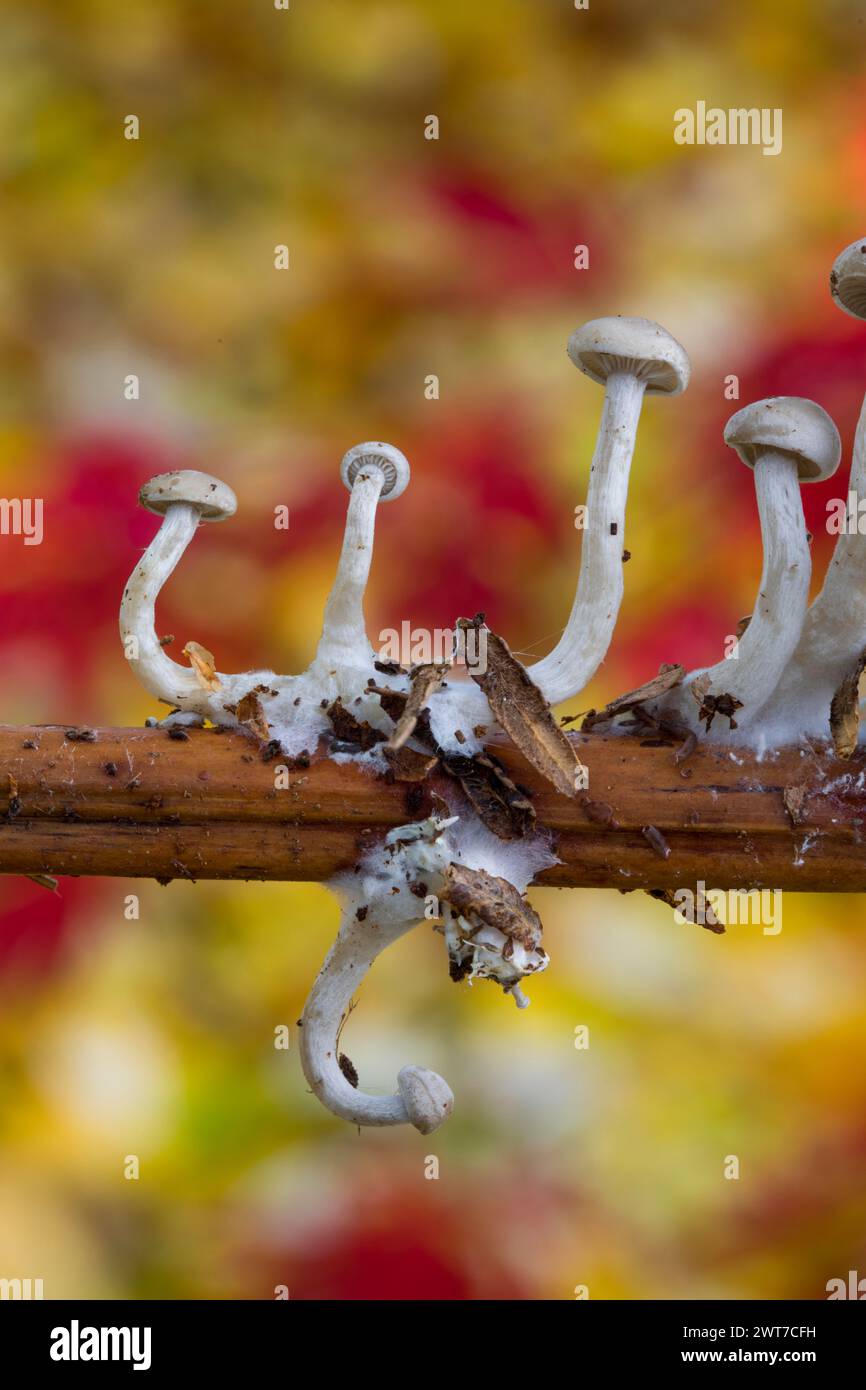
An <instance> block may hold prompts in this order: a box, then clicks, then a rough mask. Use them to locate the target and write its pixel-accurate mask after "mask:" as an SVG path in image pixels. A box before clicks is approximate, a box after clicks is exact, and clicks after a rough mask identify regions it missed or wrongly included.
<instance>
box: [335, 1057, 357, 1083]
mask: <svg viewBox="0 0 866 1390" xmlns="http://www.w3.org/2000/svg"><path fill="white" fill-rule="evenodd" d="M337 1066H338V1067H339V1068H340V1071H341V1072H342V1073H343V1075H344V1076H345V1078H346V1080H347V1081H348V1083H349V1085H350V1086H354V1087H355V1088H356V1089H357V1086H358V1069H357V1067H356V1066H355V1063H354V1062H353V1061H352V1059H351V1057H347V1056H346V1054H345V1052H338V1053H337Z"/></svg>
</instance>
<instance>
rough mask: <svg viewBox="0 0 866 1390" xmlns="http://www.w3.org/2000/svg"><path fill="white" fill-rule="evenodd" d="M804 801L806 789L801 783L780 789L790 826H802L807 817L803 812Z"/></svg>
mask: <svg viewBox="0 0 866 1390" xmlns="http://www.w3.org/2000/svg"><path fill="white" fill-rule="evenodd" d="M805 800H806V788H805V786H803V784H802V783H800V784H799V786H788V787H783V789H782V801H783V803H784V806H785V810H786V811H787V813H788V817H789V819H790V821H791V824H792V825H802V824H803V822H804V821H805V820H807V819H808V816H807V815H806V813H805V812H804V810H803V803H804V801H805Z"/></svg>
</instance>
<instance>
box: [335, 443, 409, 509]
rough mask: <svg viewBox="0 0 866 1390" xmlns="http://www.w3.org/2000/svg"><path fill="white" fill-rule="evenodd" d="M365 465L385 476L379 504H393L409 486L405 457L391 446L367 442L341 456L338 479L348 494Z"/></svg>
mask: <svg viewBox="0 0 866 1390" xmlns="http://www.w3.org/2000/svg"><path fill="white" fill-rule="evenodd" d="M365 464H370V465H372V466H374V467H376V468H379V469H381V471H382V472H383V473H384V475H385V482H384V484H383V487H382V491H381V493H380V494H379V501H380V502H393V501H394V499H395V498H397V497H399V496H400V494H401V493H403V492H405V491H406V488H407V487H408V486H409V460H408V459H407V457H406V455H405V454H401V452H400V450H399V449H395V448H394V445H393V444H383V443H382V442H381V441H379V440H368V441H367V443H366V444H356V445H355V446H354V448H352V449H349V451H348V452H347V453H345V454H344V455H343V461H342V463H341V464H340V477H341V478H342V479H343V482H344V483H345V485H346V487H347V488H348V489H349V491H350V492H351V491H352V488H353V486H354V483H355V479H356V478H357V476H358V473H359V472H360V470H361V469H362V468H363V467H364V466H365Z"/></svg>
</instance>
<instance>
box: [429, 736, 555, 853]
mask: <svg viewBox="0 0 866 1390" xmlns="http://www.w3.org/2000/svg"><path fill="white" fill-rule="evenodd" d="M439 756H440V759H441V761H442V766H443V768H444V769H445V771H446V772H447V773H448V775H449V776H450V777H454V778H456V779H457V781H458V782H459V783H460V785H461V787H462V788H463V791H464V792H465V793H466V796H467V798H468V800H469V801H470V803H471V805H472V807H473V809H474V811H475V813H476V815H477V816H478V818H479V820H481V821H482V822H483V823H484V825H486V826H487V829H488V830H491V831H492V832H493V834H494V835H496V836H498V838H499V839H500V840H518V839H522V837H523V836H524V835H528V834H529V833H530V832H531V831H532V830H533V829H534V828H535V819H536V817H535V807H534V806H533V804H532V802H531V800H530V799H529V797H528V796H527V795H526V793H525V792H523V791H521V789H520V787H518V786H517V785H516V783H514V782H512V780H511V778H510V777H509V776H508V774H507V772H506V771H505V768H504V767H503V766H502V764H501V763H500V762H499V761H498V759H496V758H494V757H492V756H491V755H490V754H489V753H476V754H475V755H474V756H473V757H471V758H470V757H467V756H465V755H464V754H461V753H444V752H443V751H442V750H441V749H440V750H439Z"/></svg>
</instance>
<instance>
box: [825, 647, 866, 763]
mask: <svg viewBox="0 0 866 1390" xmlns="http://www.w3.org/2000/svg"><path fill="white" fill-rule="evenodd" d="M864 665H866V652H863V653H862V655H861V656H860V658H859V660H858V661H857V664H856V665H855V666H854V669H853V670H851V671H849V672H848V674H847V676H845V678H844V679H843V681H842V682H841V684H840V686H839V689H838V690H837V691H836V693H835V695H834V696H833V699H832V700H831V702H830V733H831V735H832V738H833V748H834V749H835V752H836V756H837V758H850V757H851V754H852V753H853V752H854V749H855V748H856V747H857V741H858V738H859V734H860V696H859V691H860V677H861V676H862V674H863V667H864Z"/></svg>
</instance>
